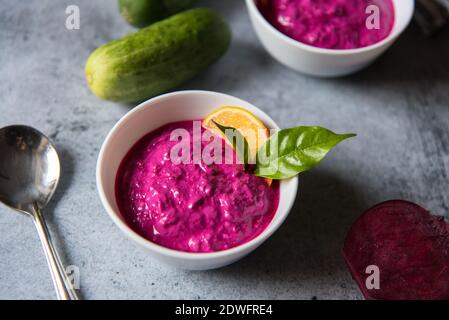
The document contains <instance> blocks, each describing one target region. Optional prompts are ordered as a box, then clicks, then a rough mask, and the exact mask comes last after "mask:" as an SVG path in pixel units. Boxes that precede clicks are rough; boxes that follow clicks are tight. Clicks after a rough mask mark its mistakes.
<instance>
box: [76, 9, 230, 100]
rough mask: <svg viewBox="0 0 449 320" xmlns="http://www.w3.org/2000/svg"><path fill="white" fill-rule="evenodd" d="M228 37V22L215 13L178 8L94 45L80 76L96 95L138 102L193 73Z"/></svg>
mask: <svg viewBox="0 0 449 320" xmlns="http://www.w3.org/2000/svg"><path fill="white" fill-rule="evenodd" d="M230 40H231V31H230V29H229V26H228V24H227V23H226V22H225V21H224V20H223V19H222V18H221V16H220V15H218V14H217V13H216V12H215V11H213V10H211V9H205V8H198V9H192V10H189V11H184V12H182V13H179V14H177V15H174V16H172V17H170V18H168V19H166V20H163V21H160V22H157V23H155V24H153V25H151V26H149V27H146V28H144V29H141V30H139V31H137V32H134V33H131V34H129V35H127V36H125V37H124V38H121V39H118V40H115V41H112V42H109V43H107V44H105V45H103V46H101V47H100V48H98V49H96V50H95V51H94V52H92V54H91V55H90V56H89V58H88V59H87V62H86V68H85V74H86V80H87V83H88V85H89V88H90V89H91V90H92V92H93V93H95V94H96V95H97V96H98V97H100V98H103V99H106V100H110V101H116V102H124V103H130V102H137V101H142V100H144V99H147V98H150V97H152V96H155V95H158V94H161V93H163V92H165V91H168V90H169V89H172V88H174V87H176V86H178V85H180V84H181V83H183V82H184V81H186V80H188V79H191V78H192V77H194V76H195V75H197V74H198V73H199V72H200V71H202V70H203V69H205V68H206V67H207V66H208V65H210V64H211V63H213V62H214V61H216V60H217V59H218V58H220V56H221V55H222V54H223V53H224V52H225V51H226V50H227V48H228V46H229V43H230Z"/></svg>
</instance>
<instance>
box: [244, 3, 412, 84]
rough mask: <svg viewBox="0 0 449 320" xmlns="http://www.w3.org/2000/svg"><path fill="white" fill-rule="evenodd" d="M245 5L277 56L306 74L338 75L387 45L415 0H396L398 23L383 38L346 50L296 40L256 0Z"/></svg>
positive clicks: (355, 68)
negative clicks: (264, 11)
mask: <svg viewBox="0 0 449 320" xmlns="http://www.w3.org/2000/svg"><path fill="white" fill-rule="evenodd" d="M246 5H247V7H248V11H249V15H250V18H251V21H252V24H253V26H254V29H255V30H256V34H257V36H258V37H259V39H260V41H261V42H262V44H263V46H264V47H265V48H266V49H267V51H268V52H269V53H270V54H271V55H272V56H273V57H274V58H275V59H276V60H278V61H279V62H281V63H283V64H285V65H286V66H288V67H290V68H292V69H294V70H297V71H300V72H302V73H305V74H309V75H313V76H319V77H337V76H344V75H348V74H351V73H354V72H356V71H359V70H360V69H363V68H364V67H366V66H368V65H369V64H370V63H372V62H373V61H374V60H375V59H376V58H377V57H379V56H380V55H381V54H382V53H383V52H384V51H385V50H386V49H388V48H389V47H390V46H391V45H392V44H393V43H394V41H395V40H396V39H397V38H398V36H399V35H400V34H401V33H402V32H403V31H404V30H405V28H406V27H407V25H408V24H409V22H410V20H411V18H412V16H413V11H414V7H415V0H393V5H394V10H395V23H394V26H393V30H392V31H391V33H390V34H389V35H388V37H386V38H385V39H384V40H382V41H380V42H378V43H375V44H373V45H371V46H368V47H363V48H357V49H347V50H335V49H322V48H317V47H313V46H310V45H307V44H304V43H301V42H299V41H296V40H294V39H292V38H290V37H288V36H286V35H284V34H283V33H282V32H280V31H278V30H277V29H276V28H275V27H273V26H272V25H271V24H270V23H269V22H268V21H267V20H266V19H265V18H264V16H263V15H262V14H261V13H260V11H259V9H258V8H257V6H256V4H255V0H246Z"/></svg>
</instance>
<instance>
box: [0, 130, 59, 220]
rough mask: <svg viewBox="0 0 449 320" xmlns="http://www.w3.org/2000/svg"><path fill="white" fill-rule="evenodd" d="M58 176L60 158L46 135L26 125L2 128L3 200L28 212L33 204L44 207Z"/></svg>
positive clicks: (0, 197) (0, 173) (0, 198)
mask: <svg viewBox="0 0 449 320" xmlns="http://www.w3.org/2000/svg"><path fill="white" fill-rule="evenodd" d="M59 176H60V163H59V157H58V154H57V152H56V149H55V148H54V146H53V145H52V144H51V142H50V141H49V139H48V138H47V137H46V136H44V135H43V134H42V133H40V132H39V131H37V130H35V129H33V128H30V127H26V126H18V125H15V126H9V127H5V128H2V129H1V130H0V201H2V202H3V203H4V204H6V205H7V206H9V207H11V208H13V209H16V210H18V211H20V212H23V213H26V214H29V212H30V211H31V210H32V207H31V205H32V204H34V203H35V204H37V206H38V207H39V208H41V209H42V208H43V207H45V205H46V204H47V203H48V202H49V201H50V199H51V197H52V196H53V193H54V192H55V190H56V187H57V185H58V181H59Z"/></svg>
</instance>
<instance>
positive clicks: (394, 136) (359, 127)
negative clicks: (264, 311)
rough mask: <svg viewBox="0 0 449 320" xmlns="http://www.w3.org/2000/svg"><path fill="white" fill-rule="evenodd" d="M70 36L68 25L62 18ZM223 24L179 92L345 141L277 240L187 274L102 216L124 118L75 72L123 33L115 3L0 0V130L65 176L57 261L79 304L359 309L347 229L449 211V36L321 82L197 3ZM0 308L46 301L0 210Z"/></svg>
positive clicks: (412, 43)
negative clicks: (345, 244) (37, 143)
mask: <svg viewBox="0 0 449 320" xmlns="http://www.w3.org/2000/svg"><path fill="white" fill-rule="evenodd" d="M70 4H76V5H78V6H79V8H80V10H81V29H80V30H76V31H69V30H67V29H66V28H65V19H66V15H65V13H64V10H65V8H66V6H68V5H70ZM203 4H204V5H207V6H212V7H216V8H217V9H218V10H219V11H220V12H222V13H223V15H225V16H226V17H227V19H228V20H229V21H230V23H231V24H232V28H233V31H234V39H233V43H232V46H231V48H230V50H229V51H228V52H227V54H226V55H225V56H224V57H223V59H221V60H220V61H219V62H218V63H217V64H215V65H214V66H212V67H211V68H209V69H208V70H207V71H206V72H204V73H203V74H201V75H200V76H198V77H196V78H195V79H194V80H192V81H190V82H188V83H186V84H185V85H183V86H182V87H181V88H179V89H204V90H215V91H220V92H225V93H229V94H232V95H235V96H238V97H241V98H243V99H247V100H248V101H251V102H252V103H254V104H255V105H257V106H259V107H260V108H262V109H263V110H265V111H266V112H268V114H270V115H271V116H272V117H273V118H274V119H275V121H277V122H278V123H279V124H280V125H281V126H282V127H289V126H296V125H299V124H302V125H321V126H325V127H328V128H331V129H333V130H335V131H337V132H338V131H339V132H357V133H358V134H359V136H358V137H357V139H353V140H351V141H347V142H345V143H344V144H342V145H341V146H339V147H338V148H337V149H336V150H334V151H333V152H332V153H331V154H330V155H329V157H328V158H327V159H326V160H325V161H324V162H323V163H322V164H321V165H320V166H319V167H317V168H316V169H314V170H312V171H310V172H308V173H306V174H303V175H302V176H301V182H300V192H299V195H298V198H297V202H296V205H295V206H294V209H293V211H292V212H291V215H290V217H289V218H288V220H287V221H286V222H285V224H284V225H283V226H282V228H281V229H280V230H279V231H278V232H277V233H276V234H275V235H274V236H273V237H272V238H271V239H270V240H269V241H268V242H267V243H265V244H264V245H263V246H262V247H261V248H259V249H258V250H257V251H256V252H255V253H253V254H252V255H250V256H249V257H247V258H245V259H244V260H242V261H240V262H238V263H236V264H234V265H232V266H229V267H227V268H224V269H219V270H215V271H208V272H186V271H180V270H176V269H173V268H169V267H166V266H163V265H160V264H159V263H157V262H155V261H152V260H151V259H150V258H149V257H148V256H147V255H146V254H145V252H143V251H141V250H140V249H139V248H138V247H136V245H135V244H134V243H132V242H131V241H130V240H128V239H127V238H125V236H124V235H123V234H122V233H121V232H120V231H119V230H118V228H117V227H115V225H113V223H112V221H111V220H110V219H109V218H108V216H107V215H106V213H105V211H104V210H103V208H102V205H101V203H100V200H99V198H98V196H97V192H96V186H95V164H96V158H97V155H98V151H99V148H100V146H101V143H102V142H103V139H104V138H105V136H106V134H107V133H108V131H109V130H110V129H111V127H112V126H113V125H114V124H115V122H116V121H117V120H118V119H120V117H122V116H123V115H124V114H125V113H126V112H127V111H128V110H129V109H130V107H129V106H123V105H118V104H114V103H109V102H105V101H101V100H99V99H97V98H96V97H95V96H93V95H92V94H91V93H90V92H89V90H88V89H87V87H86V84H85V81H84V75H83V68H84V62H85V60H86V58H87V56H88V55H89V53H90V52H91V51H92V50H93V49H94V48H96V47H97V46H99V45H101V44H103V43H105V42H107V41H109V40H112V39H115V38H117V37H119V36H122V35H125V34H126V33H128V32H129V31H131V30H132V28H130V27H129V26H127V25H126V24H125V22H124V21H123V20H122V19H121V17H120V15H119V14H118V11H117V7H116V1H111V0H101V1H100V0H96V1H89V0H58V1H55V0H31V1H16V0H2V2H1V4H0V127H2V126H5V125H9V124H14V123H23V124H28V125H32V126H34V127H36V128H38V129H39V130H41V131H43V132H44V133H46V134H48V135H49V136H50V137H51V138H52V139H53V140H54V142H55V143H56V145H57V147H58V149H59V151H60V154H61V160H62V173H63V176H62V180H61V184H60V188H59V189H58V191H57V193H56V196H55V198H54V201H52V203H51V204H50V206H49V208H48V210H47V214H48V220H49V224H50V226H51V230H52V232H53V234H54V238H55V239H56V241H57V243H58V248H59V249H60V251H61V252H62V253H63V259H64V261H65V262H66V263H67V264H72V265H77V266H79V268H80V270H81V294H82V296H83V297H84V298H87V299H113V298H114V299H128V298H135V299H153V298H159V299H178V298H186V299H203V298H211V299H216V298H217V299H229V298H233V299H244V298H248V299H252V298H256V299H257V298H261V299H315V298H317V299H360V298H361V295H360V293H359V291H358V289H357V287H356V285H355V283H354V282H353V281H352V280H351V277H350V275H349V273H348V271H347V269H346V267H345V265H344V262H343V259H342V255H341V248H342V241H343V238H344V235H345V233H346V231H347V230H348V228H349V226H350V224H351V222H352V221H353V220H354V219H355V218H356V217H357V216H358V215H359V214H361V212H362V211H363V210H364V209H366V208H368V207H369V206H371V205H373V204H375V203H376V202H379V201H382V200H387V199H392V198H404V199H409V200H412V201H415V202H418V203H420V204H422V205H423V206H425V207H427V208H428V209H430V210H431V211H433V212H434V213H436V214H440V215H446V216H447V215H448V206H449V195H448V168H449V159H448V155H449V131H448V128H449V60H448V57H449V30H446V31H445V32H443V33H441V34H439V35H438V36H436V37H434V38H431V39H427V38H425V37H424V36H422V35H421V34H420V32H419V30H418V29H417V28H416V27H415V26H411V27H410V28H409V29H408V30H407V32H406V33H405V34H404V35H403V36H402V37H401V38H400V40H399V41H398V43H397V44H396V45H394V47H393V48H391V49H390V50H389V51H388V52H387V53H386V54H385V55H384V56H383V57H382V58H381V59H380V60H378V61H377V62H376V63H375V64H374V65H372V66H371V67H369V68H368V69H367V70H365V71H363V72H361V73H359V74H357V75H354V76H350V77H346V78H342V79H334V80H323V79H314V78H310V77H306V76H303V75H300V74H298V73H295V72H293V71H291V70H289V69H287V68H285V67H283V66H282V65H280V64H278V63H277V62H276V61H274V60H273V59H272V58H271V57H270V56H269V55H268V54H267V53H266V52H265V51H264V49H263V48H262V46H261V45H260V43H259V41H258V39H257V38H256V35H255V34H254V32H253V30H252V28H251V25H250V22H249V18H248V15H247V12H246V8H245V7H244V3H243V1H241V0H233V1H230V0H227V1H211V0H210V1H203ZM0 298H3V299H53V298H55V294H54V292H53V288H52V285H51V281H50V275H49V272H48V270H47V266H46V262H45V259H44V256H43V253H42V250H41V248H40V244H39V242H38V238H37V235H36V232H35V230H34V227H33V224H32V222H31V221H30V220H28V219H26V218H25V217H23V216H20V215H17V214H14V213H13V212H11V211H10V210H8V209H7V208H5V207H0Z"/></svg>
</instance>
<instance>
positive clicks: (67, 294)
mask: <svg viewBox="0 0 449 320" xmlns="http://www.w3.org/2000/svg"><path fill="white" fill-rule="evenodd" d="M33 209H34V210H33V211H34V214H33V221H34V225H35V226H36V229H37V233H38V234H39V238H40V240H41V243H42V248H43V249H44V253H45V257H46V258H47V263H48V267H49V268H50V273H51V277H52V280H53V285H54V287H55V290H56V294H57V296H58V299H59V300H78V296H77V294H76V292H75V290H74V289H73V287H72V284H71V282H70V280H69V279H68V277H67V274H66V271H65V269H64V266H63V265H62V262H61V259H60V258H59V255H58V253H57V251H56V249H55V247H54V245H53V242H52V240H51V237H50V233H49V231H48V228H47V224H46V223H45V220H44V217H43V215H42V212H41V210H40V209H39V208H38V206H37V205H34V208H33Z"/></svg>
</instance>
